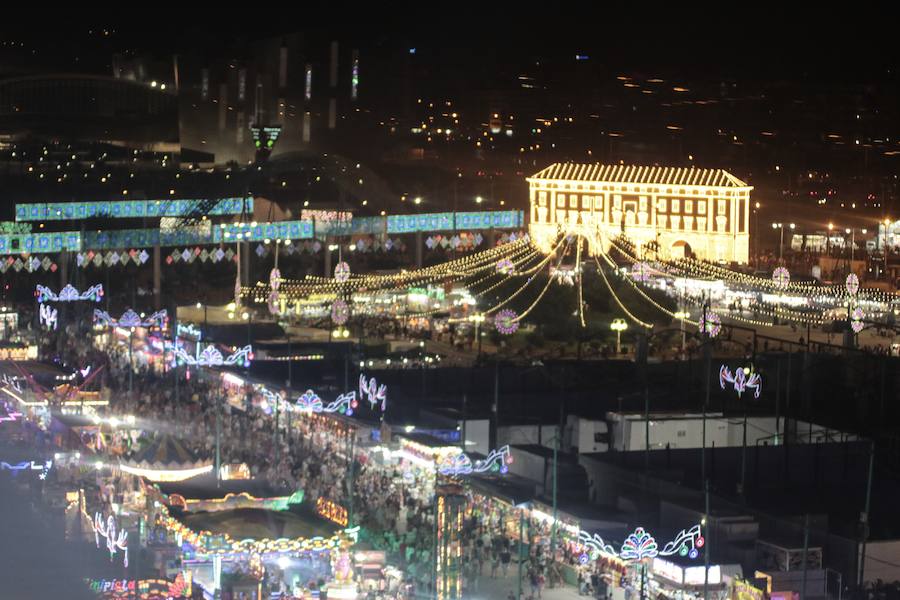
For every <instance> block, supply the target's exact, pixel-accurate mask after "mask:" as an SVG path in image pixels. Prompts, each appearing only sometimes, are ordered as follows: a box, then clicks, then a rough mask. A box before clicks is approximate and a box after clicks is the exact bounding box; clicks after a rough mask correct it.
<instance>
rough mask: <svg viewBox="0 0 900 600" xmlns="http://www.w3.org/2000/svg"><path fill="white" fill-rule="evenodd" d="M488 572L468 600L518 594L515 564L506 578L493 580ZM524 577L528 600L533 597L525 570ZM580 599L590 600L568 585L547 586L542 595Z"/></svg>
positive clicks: (495, 599)
mask: <svg viewBox="0 0 900 600" xmlns="http://www.w3.org/2000/svg"><path fill="white" fill-rule="evenodd" d="M488 571H489V569H487V568H485V575H484V577H479V578H478V584H477V589H469V590H468V591H467V592H466V593H465V598H466V599H472V600H481V599H484V600H506V598H507V597H508V596H509V593H510V592H512V593H513V596H514V597H515V595H516V594H518V591H519V587H518V583H517V582H516V577H517V575H518V569H517V567H516V564H515V563H513V564H512V565H510V569H509V573H508V574H507V576H506V577H501V576H498V577H497V578H496V579H491V578H490V576H489V575H488ZM498 575H499V574H498ZM522 577H523V579H524V581H523V582H522V595H523V597H524V598H528V596H529V595H531V586H530V585H529V584H528V577H527V576H526V575H525V572H524V570H523V573H522ZM535 598H537V596H535ZM578 598H580V599H581V600H590V598H589V597H588V596H579V595H578V590H576V589H575V588H574V587H572V586H567V585H564V586H561V587H555V588H549V587H547V586H546V585H545V586H544V590H543V592H542V593H541V600H576V599H578Z"/></svg>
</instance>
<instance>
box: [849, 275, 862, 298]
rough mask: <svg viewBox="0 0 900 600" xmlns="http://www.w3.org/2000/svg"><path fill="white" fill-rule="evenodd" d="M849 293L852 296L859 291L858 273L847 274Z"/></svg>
mask: <svg viewBox="0 0 900 600" xmlns="http://www.w3.org/2000/svg"><path fill="white" fill-rule="evenodd" d="M846 285H847V293H848V294H850V295H851V296H855V295H856V292H858V291H859V277H857V276H856V273H850V274H849V275H847V282H846Z"/></svg>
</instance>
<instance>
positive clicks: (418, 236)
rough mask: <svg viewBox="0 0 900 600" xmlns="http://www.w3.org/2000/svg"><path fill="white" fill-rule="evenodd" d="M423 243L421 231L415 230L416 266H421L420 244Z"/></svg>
mask: <svg viewBox="0 0 900 600" xmlns="http://www.w3.org/2000/svg"><path fill="white" fill-rule="evenodd" d="M424 245H425V241H424V240H423V239H422V232H421V231H417V232H416V268H417V269H421V268H422V246H424Z"/></svg>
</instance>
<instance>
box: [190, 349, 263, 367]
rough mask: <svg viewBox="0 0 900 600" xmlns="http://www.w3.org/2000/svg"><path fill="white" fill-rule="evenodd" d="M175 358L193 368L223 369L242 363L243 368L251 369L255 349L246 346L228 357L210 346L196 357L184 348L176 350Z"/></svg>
mask: <svg viewBox="0 0 900 600" xmlns="http://www.w3.org/2000/svg"><path fill="white" fill-rule="evenodd" d="M175 358H176V360H179V361H181V364H186V365H190V366H192V367H195V366H196V367H221V366H231V365H234V364H236V363H238V362H240V363H241V364H242V365H243V366H245V367H249V366H250V361H251V360H252V359H253V347H252V346H250V345H247V346H244V347H243V348H241V349H239V350H237V351H236V352H234V353H233V354H230V355H228V356H227V357H225V356H222V353H221V352H220V351H219V349H218V348H216V347H215V346H213V345H211V344H210V345H209V346H207V347H206V348H204V349H203V352H201V353H200V355H199V356H197V357H194V356H191V355H190V354H188V353H187V352H185V350H184V348H182V347H180V346H179V347H177V348H175Z"/></svg>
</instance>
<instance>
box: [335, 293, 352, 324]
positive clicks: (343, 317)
mask: <svg viewBox="0 0 900 600" xmlns="http://www.w3.org/2000/svg"><path fill="white" fill-rule="evenodd" d="M349 318H350V307H349V306H348V305H347V303H346V302H344V301H343V300H340V299H338V300H335V301H334V302H333V303H332V304H331V320H332V322H333V323H334V324H335V325H343V324H344V323H346V322H347V320H348V319H349Z"/></svg>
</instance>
